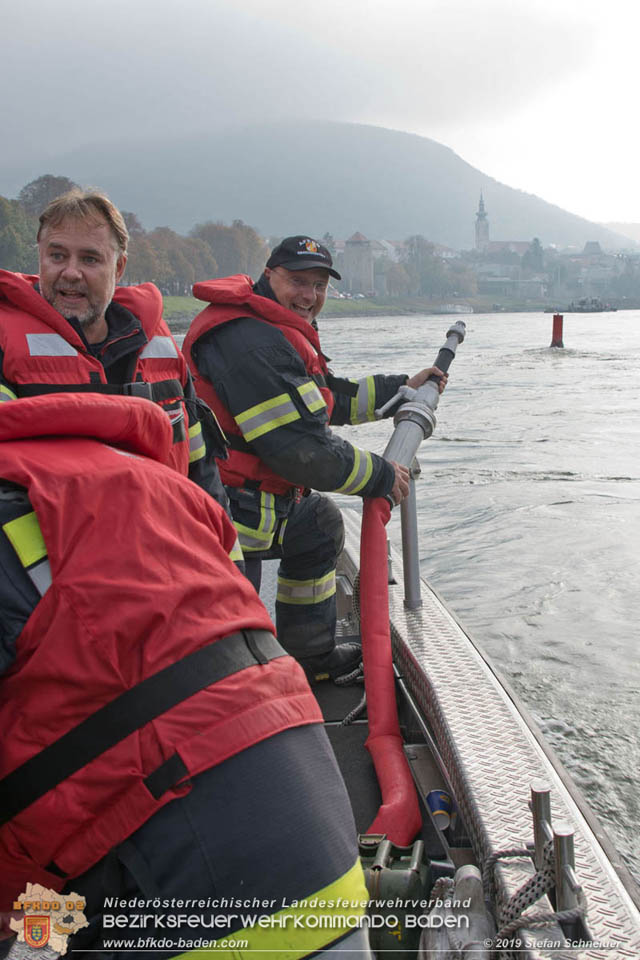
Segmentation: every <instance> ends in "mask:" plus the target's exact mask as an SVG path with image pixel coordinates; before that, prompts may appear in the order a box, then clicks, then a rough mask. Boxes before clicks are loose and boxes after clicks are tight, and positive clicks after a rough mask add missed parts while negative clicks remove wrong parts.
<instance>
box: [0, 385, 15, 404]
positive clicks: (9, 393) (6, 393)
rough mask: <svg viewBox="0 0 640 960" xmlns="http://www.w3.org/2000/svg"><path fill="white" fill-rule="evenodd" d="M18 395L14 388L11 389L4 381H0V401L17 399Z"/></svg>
mask: <svg viewBox="0 0 640 960" xmlns="http://www.w3.org/2000/svg"><path fill="white" fill-rule="evenodd" d="M17 399H18V398H17V396H16V395H15V393H14V392H13V390H9V387H5V385H4V383H0V403H2V401H3V400H4V401H6V400H17Z"/></svg>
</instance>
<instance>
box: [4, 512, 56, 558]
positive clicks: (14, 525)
mask: <svg viewBox="0 0 640 960" xmlns="http://www.w3.org/2000/svg"><path fill="white" fill-rule="evenodd" d="M2 529H3V530H4V532H5V533H6V535H7V537H8V539H9V542H10V543H11V546H12V547H13V549H14V550H15V552H16V553H17V554H18V558H19V560H20V563H21V564H22V566H23V567H31V566H33V564H34V563H38V561H39V560H42V559H43V558H44V557H46V556H47V548H46V545H45V542H44V538H43V536H42V531H41V529H40V524H39V523H38V518H37V517H36V515H35V512H34V511H33V510H32V511H31V513H26V514H25V515H24V516H23V517H16V519H15V520H9V522H8V523H5V524H3V526H2Z"/></svg>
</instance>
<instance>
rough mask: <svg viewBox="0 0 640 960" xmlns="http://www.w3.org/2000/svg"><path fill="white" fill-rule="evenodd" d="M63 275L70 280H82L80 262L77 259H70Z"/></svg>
mask: <svg viewBox="0 0 640 960" xmlns="http://www.w3.org/2000/svg"><path fill="white" fill-rule="evenodd" d="M62 273H63V275H64V276H65V277H66V278H67V279H68V280H71V279H74V280H80V279H82V271H81V270H80V261H79V260H76V258H75V257H69V259H68V260H67V261H66V263H65V265H64V270H63V271H62Z"/></svg>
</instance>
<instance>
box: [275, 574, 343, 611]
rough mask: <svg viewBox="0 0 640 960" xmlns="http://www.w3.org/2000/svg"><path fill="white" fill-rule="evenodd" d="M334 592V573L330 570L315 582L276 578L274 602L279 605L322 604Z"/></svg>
mask: <svg viewBox="0 0 640 960" xmlns="http://www.w3.org/2000/svg"><path fill="white" fill-rule="evenodd" d="M335 592H336V571H335V570H330V571H329V573H327V574H325V576H324V577H319V578H318V579H317V580H289V579H287V578H286V577H278V594H277V596H276V600H279V601H280V603H292V604H295V605H300V604H310V603H323V602H324V601H325V600H328V599H329V597H332V596H333V595H334V593H335Z"/></svg>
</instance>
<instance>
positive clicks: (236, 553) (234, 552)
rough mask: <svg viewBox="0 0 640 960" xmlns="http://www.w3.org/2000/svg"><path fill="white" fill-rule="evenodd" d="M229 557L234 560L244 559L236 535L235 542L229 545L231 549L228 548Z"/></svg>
mask: <svg viewBox="0 0 640 960" xmlns="http://www.w3.org/2000/svg"><path fill="white" fill-rule="evenodd" d="M229 558H230V559H231V560H233V561H234V562H235V561H236V560H243V559H244V555H243V553H242V547H241V546H240V540H239V539H238V537H236V542H235V543H234V545H233V546H232V547H231V550H229Z"/></svg>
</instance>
